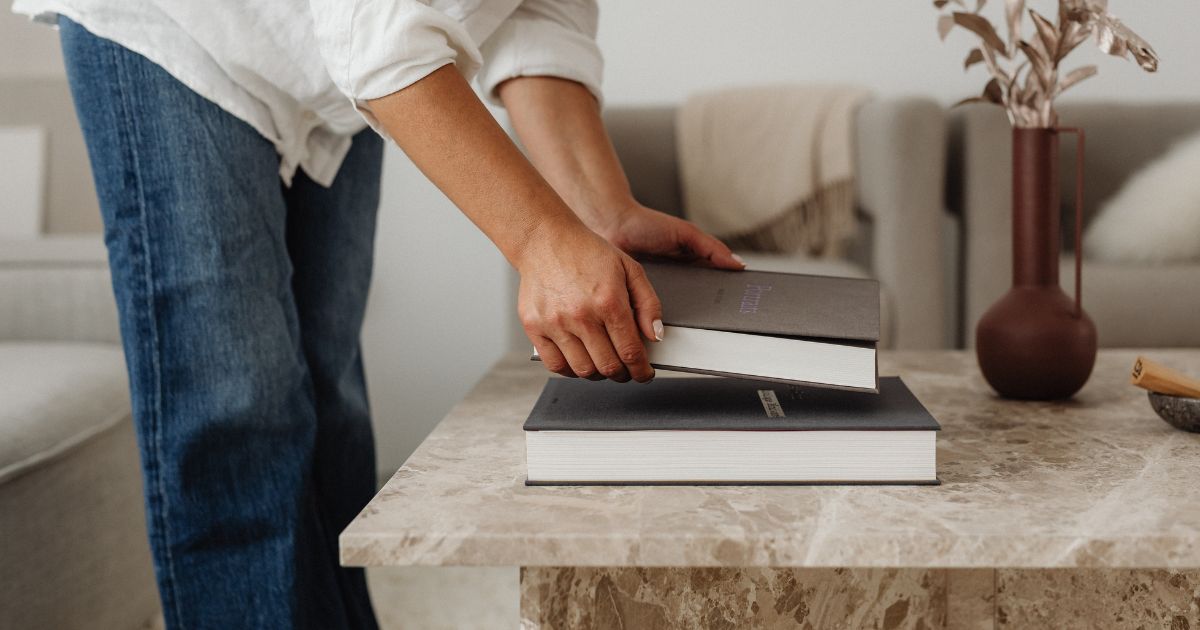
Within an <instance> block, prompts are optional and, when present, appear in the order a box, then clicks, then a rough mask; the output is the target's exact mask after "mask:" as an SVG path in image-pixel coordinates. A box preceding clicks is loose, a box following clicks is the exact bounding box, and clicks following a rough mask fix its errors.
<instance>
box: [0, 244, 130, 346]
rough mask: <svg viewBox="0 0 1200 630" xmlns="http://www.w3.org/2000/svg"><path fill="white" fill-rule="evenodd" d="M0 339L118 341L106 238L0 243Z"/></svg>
mask: <svg viewBox="0 0 1200 630" xmlns="http://www.w3.org/2000/svg"><path fill="white" fill-rule="evenodd" d="M0 340H2V341H94V342H108V343H118V342H119V341H120V334H119V332H118V329H117V309H116V302H115V300H114V299H113V293H112V279H111V278H110V276H109V273H108V258H107V255H106V253H105V249H104V241H103V240H102V239H101V237H100V236H99V235H96V236H52V237H45V238H39V239H29V240H8V241H0Z"/></svg>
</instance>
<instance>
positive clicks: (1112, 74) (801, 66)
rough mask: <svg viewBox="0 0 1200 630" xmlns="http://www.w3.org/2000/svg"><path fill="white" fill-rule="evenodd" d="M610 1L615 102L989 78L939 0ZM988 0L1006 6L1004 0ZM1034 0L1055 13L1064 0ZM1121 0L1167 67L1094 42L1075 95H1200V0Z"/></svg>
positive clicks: (947, 96) (952, 89) (909, 86)
mask: <svg viewBox="0 0 1200 630" xmlns="http://www.w3.org/2000/svg"><path fill="white" fill-rule="evenodd" d="M600 2H601V4H600V7H601V11H600V45H601V48H603V50H604V53H605V60H606V68H605V93H606V95H607V98H608V102H609V103H660V102H677V101H679V100H681V99H683V98H684V97H685V96H687V94H688V93H690V92H692V91H695V90H699V89H704V88H711V87H717V86H726V85H736V84H753V83H765V82H777V81H838V82H854V83H861V84H864V85H869V86H872V87H873V88H875V89H876V90H878V91H879V92H881V93H884V94H926V95H930V96H933V97H935V98H938V99H939V100H941V101H943V102H945V103H947V104H949V103H952V102H954V101H957V100H959V99H960V98H963V97H966V96H973V95H974V93H975V92H977V91H978V90H980V89H982V88H983V83H984V80H983V79H982V78H981V77H982V76H983V74H982V72H983V71H982V69H976V70H974V71H973V73H972V76H971V77H969V78H968V77H965V76H964V75H963V72H962V69H961V68H962V64H961V62H962V59H963V57H965V56H966V52H967V50H968V49H969V48H970V47H971V45H972V40H971V36H970V34H969V33H966V32H965V31H959V32H956V33H954V34H953V35H951V37H950V39H949V40H948V41H947V42H945V43H942V42H941V41H939V40H938V38H937V34H936V29H935V27H934V24H935V20H936V16H937V13H936V12H935V11H934V9H933V6H932V2H930V1H929V0H753V1H751V2H732V1H730V0H641V1H635V0H600ZM989 5H990V6H989V8H988V9H985V11H986V10H990V11H992V13H991V15H992V16H993V17H997V14H996V13H995V12H996V11H998V10H999V9H1000V7H1001V6H1002V5H1003V3H1002V2H1000V0H992V2H991V3H989ZM1029 5H1030V6H1031V7H1033V8H1035V9H1039V10H1042V9H1045V10H1044V11H1043V13H1044V14H1051V15H1052V13H1053V10H1054V7H1056V6H1057V3H1056V2H1052V1H1049V0H1030V2H1029ZM1110 10H1112V11H1113V12H1114V13H1115V14H1117V15H1118V16H1119V17H1121V18H1122V19H1123V21H1124V22H1125V23H1126V24H1128V25H1129V26H1130V27H1131V28H1133V29H1134V30H1135V31H1137V32H1138V33H1139V34H1140V35H1142V37H1144V38H1145V39H1146V40H1148V41H1149V42H1150V43H1151V44H1152V45H1153V46H1154V47H1155V50H1157V51H1158V53H1159V55H1160V56H1161V57H1162V60H1163V63H1162V68H1161V69H1160V71H1159V72H1158V74H1157V75H1146V74H1144V73H1143V72H1142V71H1141V70H1139V69H1137V68H1136V66H1134V65H1133V64H1132V63H1129V62H1126V61H1122V60H1120V59H1116V58H1103V59H1102V58H1101V55H1100V54H1099V53H1098V52H1096V51H1095V50H1094V49H1093V50H1088V51H1086V54H1082V53H1081V54H1079V58H1081V59H1086V60H1088V61H1086V62H1085V63H1092V62H1095V63H1098V64H1100V76H1099V77H1095V78H1092V79H1091V80H1089V81H1088V82H1086V83H1084V84H1081V85H1080V86H1079V87H1077V88H1076V89H1077V90H1078V91H1077V92H1074V91H1073V93H1071V94H1068V98H1085V99H1087V98H1095V99H1125V100H1164V99H1167V100H1169V99H1187V100H1197V99H1200V42H1198V40H1197V38H1196V35H1195V33H1194V32H1193V29H1195V28H1196V25H1198V24H1200V2H1197V1H1196V0H1154V1H1153V2H1146V1H1145V0H1112V1H1111V2H1110ZM995 22H996V23H997V24H998V23H999V22H998V20H996V21H995ZM1081 50H1082V49H1081ZM1072 59H1075V57H1074V56H1073V57H1072Z"/></svg>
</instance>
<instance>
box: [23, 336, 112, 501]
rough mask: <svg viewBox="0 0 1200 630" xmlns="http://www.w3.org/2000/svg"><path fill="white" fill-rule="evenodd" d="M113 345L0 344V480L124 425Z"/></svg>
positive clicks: (49, 459) (29, 468)
mask: <svg viewBox="0 0 1200 630" xmlns="http://www.w3.org/2000/svg"><path fill="white" fill-rule="evenodd" d="M127 383H128V381H127V377H126V372H125V360H124V357H123V355H122V353H121V348H120V347H119V346H116V345H112V344H89V343H63V342H0V400H2V401H4V404H2V405H0V483H4V482H5V481H8V480H9V479H12V478H14V477H16V476H19V475H21V474H23V473H25V472H27V471H29V470H31V469H34V468H37V467H38V466H40V465H42V464H44V463H46V462H48V461H51V460H54V459H55V458H57V457H59V456H61V455H64V454H66V453H69V452H71V451H72V450H73V449H75V448H78V447H79V446H80V445H82V444H85V443H87V442H88V441H89V440H92V439H95V438H96V437H97V436H99V435H101V434H103V433H105V432H106V431H108V430H110V429H112V428H113V427H114V426H116V425H118V424H120V423H122V422H129V421H130V406H129V390H128V388H127Z"/></svg>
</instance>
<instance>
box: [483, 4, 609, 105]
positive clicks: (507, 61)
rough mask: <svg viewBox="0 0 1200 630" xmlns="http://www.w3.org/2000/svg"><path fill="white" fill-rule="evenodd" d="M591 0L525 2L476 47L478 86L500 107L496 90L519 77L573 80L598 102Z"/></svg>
mask: <svg viewBox="0 0 1200 630" xmlns="http://www.w3.org/2000/svg"><path fill="white" fill-rule="evenodd" d="M598 21H599V10H598V8H597V6H596V2H595V0H524V2H522V3H521V5H520V6H519V7H517V9H516V11H514V12H513V13H512V15H511V16H509V17H508V19H506V20H505V21H504V22H502V23H501V24H500V26H499V27H498V28H497V29H496V31H495V32H494V33H492V35H491V37H488V38H487V40H486V41H484V42H483V45H482V46H481V48H482V51H483V58H484V63H483V67H482V69H481V70H480V73H479V86H480V88H481V90H482V91H483V94H484V96H485V98H487V99H488V100H489V102H491V103H493V104H497V105H498V104H500V103H499V99H497V97H496V86H498V85H500V84H501V83H503V82H504V81H507V80H508V79H512V78H515V77H522V76H551V77H558V78H562V79H570V80H572V81H578V82H579V83H582V84H583V85H584V87H586V88H587V89H588V90H589V91H590V92H591V93H592V94H593V95H594V96H595V97H596V99H597V100H600V98H601V92H600V82H601V77H602V76H603V74H604V60H603V57H601V55H600V48H599V46H597V45H596V27H597V22H598Z"/></svg>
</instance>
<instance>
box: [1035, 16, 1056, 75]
mask: <svg viewBox="0 0 1200 630" xmlns="http://www.w3.org/2000/svg"><path fill="white" fill-rule="evenodd" d="M1029 17H1031V18H1033V26H1034V27H1035V28H1036V29H1037V34H1038V39H1039V40H1040V41H1041V43H1042V48H1043V49H1044V50H1045V51H1046V56H1047V57H1048V60H1049V61H1050V62H1051V64H1052V65H1053V64H1054V63H1055V62H1054V60H1055V59H1057V58H1058V46H1059V38H1058V29H1056V28H1054V25H1053V24H1051V23H1050V20H1047V19H1046V18H1044V17H1042V14H1040V13H1038V12H1037V11H1034V10H1033V9H1030V10H1029Z"/></svg>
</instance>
